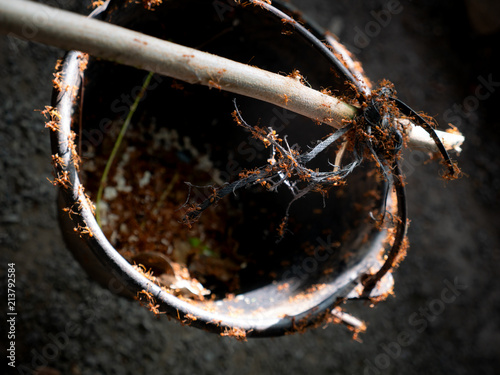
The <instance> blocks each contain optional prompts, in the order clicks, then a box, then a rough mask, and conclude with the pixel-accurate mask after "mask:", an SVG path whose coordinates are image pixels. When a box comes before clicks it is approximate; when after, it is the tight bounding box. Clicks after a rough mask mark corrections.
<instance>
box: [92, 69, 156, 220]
mask: <svg viewBox="0 0 500 375" xmlns="http://www.w3.org/2000/svg"><path fill="white" fill-rule="evenodd" d="M152 77H153V73H151V72H150V73H149V74H148V75H147V77H146V78H145V79H144V83H143V84H142V87H141V91H140V92H139V94H137V97H136V98H135V100H134V103H132V106H131V107H130V110H129V112H128V114H127V118H126V119H125V121H124V123H123V125H122V127H121V129H120V133H119V134H118V138H117V139H116V141H115V144H114V146H113V150H111V154H110V156H109V158H108V161H107V162H106V167H105V168H104V172H103V173H102V176H101V181H100V182H99V190H98V191H97V199H96V203H95V207H96V211H95V212H96V215H95V218H96V220H97V223H98V224H99V225H100V224H101V214H100V204H101V200H102V195H103V192H104V188H105V187H106V182H107V180H108V174H109V170H110V169H111V166H112V165H113V161H114V160H115V157H116V154H117V153H118V150H119V148H120V145H121V143H122V140H123V137H124V136H125V133H126V132H127V128H128V126H129V125H130V121H131V120H132V116H134V113H135V111H136V110H137V106H138V105H139V102H140V101H141V100H142V98H143V96H144V93H145V92H146V89H147V88H148V86H149V82H151V78H152Z"/></svg>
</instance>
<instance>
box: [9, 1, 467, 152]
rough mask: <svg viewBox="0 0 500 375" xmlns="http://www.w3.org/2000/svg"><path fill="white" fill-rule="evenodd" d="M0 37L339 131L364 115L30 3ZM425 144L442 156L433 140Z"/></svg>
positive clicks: (235, 66)
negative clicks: (236, 97)
mask: <svg viewBox="0 0 500 375" xmlns="http://www.w3.org/2000/svg"><path fill="white" fill-rule="evenodd" d="M0 32H4V33H7V34H8V35H9V36H11V37H12V36H14V37H19V38H22V39H28V40H31V41H36V42H40V43H45V44H48V45H52V46H56V47H59V48H62V49H66V50H79V51H82V52H86V53H89V54H90V55H92V56H94V57H99V58H102V59H106V60H110V61H114V62H117V63H120V64H124V65H129V66H133V67H136V68H139V69H144V70H148V71H151V72H155V73H158V74H162V75H165V76H169V77H172V78H175V79H179V80H182V81H185V82H188V83H192V84H201V85H205V86H208V87H213V88H217V89H220V90H225V91H229V92H233V93H236V94H241V95H244V96H248V97H252V98H255V99H259V100H262V101H265V102H268V103H272V104H274V105H276V106H279V107H283V108H286V109H288V110H290V111H292V112H295V113H298V114H301V115H303V116H306V117H309V118H311V119H313V120H316V121H320V122H323V123H325V124H328V125H330V126H333V127H335V128H340V127H342V126H343V124H342V120H343V119H352V118H354V117H355V116H356V115H357V113H358V109H357V108H355V107H353V106H350V105H348V104H346V103H344V102H342V101H340V100H338V99H337V98H334V97H332V96H328V95H325V94H323V93H321V92H319V91H316V90H313V89H311V88H309V87H307V86H304V85H303V84H302V83H301V82H299V81H298V80H296V79H294V78H291V77H284V76H281V75H278V74H274V73H271V72H268V71H265V70H262V69H259V68H256V67H252V66H249V65H245V64H241V63H238V62H235V61H232V60H229V59H226V58H223V57H219V56H215V55H212V54H209V53H205V52H201V51H198V50H196V49H192V48H188V47H184V46H180V45H177V44H175V43H171V42H167V41H164V40H161V39H158V38H154V37H151V36H147V35H144V34H141V33H138V32H135V31H131V30H128V29H125V28H123V27H120V26H116V25H112V24H109V23H106V22H102V21H98V20H95V19H91V18H87V17H84V16H80V15H77V14H73V13H71V12H67V11H64V10H59V9H55V8H51V7H48V6H45V5H41V4H37V3H33V2H29V1H21V0H16V1H13V0H0ZM439 137H440V138H442V139H443V140H444V142H443V143H445V145H447V147H448V148H450V147H451V148H455V149H457V147H459V146H460V145H459V144H458V146H457V142H456V140H455V141H454V142H451V144H452V145H451V146H450V142H447V139H448V138H449V136H448V133H445V132H439ZM421 141H422V139H421ZM458 141H459V143H460V144H461V142H463V137H462V138H461V139H459V140H458ZM424 143H426V144H428V148H429V149H432V150H433V151H437V149H436V147H435V144H434V141H433V140H432V138H430V137H428V139H427V140H425V139H424ZM420 145H421V142H420ZM410 146H412V138H411V134H410Z"/></svg>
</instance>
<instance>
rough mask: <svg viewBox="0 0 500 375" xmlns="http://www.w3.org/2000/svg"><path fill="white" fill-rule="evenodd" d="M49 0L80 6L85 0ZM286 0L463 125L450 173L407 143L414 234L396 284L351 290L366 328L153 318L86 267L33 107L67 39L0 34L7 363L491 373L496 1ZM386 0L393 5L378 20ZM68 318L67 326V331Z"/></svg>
mask: <svg viewBox="0 0 500 375" xmlns="http://www.w3.org/2000/svg"><path fill="white" fill-rule="evenodd" d="M43 2H44V3H48V4H50V5H54V6H57V7H60V8H65V9H69V10H72V11H76V12H80V13H83V14H87V13H88V12H89V4H88V3H89V2H88V1H84V2H79V1H76V0H75V1H70V0H66V1H63V0H59V1H58V2H56V0H51V1H43ZM215 3H222V1H215V2H214V4H215ZM294 3H295V4H296V5H297V6H298V7H299V8H301V9H302V10H303V11H304V13H305V14H307V15H308V16H310V17H312V18H313V19H314V20H316V21H317V22H318V23H319V24H320V25H322V26H324V27H326V28H329V29H330V30H332V31H333V32H335V33H336V34H337V35H338V36H339V37H340V39H341V41H342V42H344V43H345V44H347V45H348V46H349V47H351V49H352V50H353V51H354V52H355V53H356V55H357V57H358V58H359V59H360V60H361V61H362V63H363V64H364V67H365V70H366V72H367V74H368V76H369V77H370V78H372V79H373V80H374V81H377V80H380V79H382V78H387V79H389V80H391V81H392V82H394V83H395V85H396V88H397V90H398V93H399V97H400V98H401V99H403V100H404V101H406V102H407V103H408V104H409V105H410V106H412V107H413V108H415V109H417V110H423V111H425V112H427V113H428V114H430V115H433V116H435V117H436V119H437V120H438V121H439V122H440V124H441V125H445V124H446V123H447V122H454V124H455V125H456V126H457V127H458V128H459V129H460V130H461V131H462V132H463V133H464V135H465V136H466V143H465V145H464V147H463V152H462V154H461V155H460V157H459V162H460V166H461V168H462V169H463V171H464V172H465V174H466V175H465V176H464V177H463V178H462V179H460V180H458V181H454V182H444V181H443V180H442V179H440V178H439V170H440V167H439V166H438V165H437V163H431V164H425V163H424V161H425V160H424V159H425V158H423V157H422V154H420V153H413V154H411V153H406V156H405V163H404V166H405V171H406V175H407V183H408V185H407V193H408V199H409V202H408V205H409V213H410V218H411V220H412V222H411V227H410V231H409V238H410V242H411V248H410V251H409V253H408V256H407V258H406V260H405V262H404V263H403V264H402V265H401V267H400V268H399V269H398V270H397V271H396V272H395V279H396V287H395V294H396V297H395V298H389V300H387V301H386V302H384V303H381V304H379V305H378V306H376V307H375V308H373V309H370V308H369V307H368V306H364V305H362V304H359V305H351V307H350V309H349V310H350V311H351V312H353V313H354V314H355V315H357V316H359V317H361V318H363V319H365V320H366V321H367V322H368V324H369V327H368V332H367V333H365V334H362V335H361V337H360V338H361V340H362V343H360V342H357V341H354V340H352V338H351V334H350V333H349V332H348V331H347V330H346V329H345V328H344V327H343V326H328V327H325V328H324V329H322V328H318V329H315V330H311V331H309V332H307V333H305V334H301V335H294V336H287V337H282V338H276V339H255V340H251V341H249V342H238V341H236V340H234V339H229V338H225V337H219V336H216V335H214V334H210V333H206V332H203V331H201V330H197V329H194V328H189V327H183V326H181V325H180V324H178V323H177V322H174V321H169V320H168V319H167V318H165V317H160V318H155V317H154V316H153V315H152V314H151V313H150V312H149V311H147V310H146V309H144V308H142V307H141V306H139V304H138V303H136V302H134V301H128V300H125V299H122V298H120V297H117V296H115V295H112V294H111V293H109V292H108V291H106V290H103V289H101V288H100V287H99V286H97V285H96V284H94V283H93V282H92V281H91V280H89V279H88V278H87V276H86V274H85V273H84V272H83V271H82V270H81V268H80V267H79V265H78V264H77V263H76V262H75V261H74V260H73V258H72V257H71V255H70V254H69V252H68V251H67V250H66V248H65V246H64V244H63V242H62V239H61V235H60V232H59V228H58V224H57V221H56V214H55V196H56V191H55V189H54V187H53V186H52V185H51V184H50V183H49V182H48V181H47V177H50V176H51V165H50V148H49V136H48V131H47V130H46V129H44V126H43V118H42V116H41V115H40V113H39V112H35V111H34V110H35V109H43V108H44V106H45V105H47V104H49V102H50V96H51V80H52V72H53V67H54V65H55V62H56V59H57V58H58V57H60V56H61V55H62V51H60V50H57V49H54V48H51V47H47V46H43V45H39V44H35V43H31V42H23V41H16V40H14V39H12V38H8V37H6V36H0V108H1V112H0V114H1V115H0V161H1V164H0V247H1V253H0V269H1V271H0V273H1V275H2V277H1V282H0V287H1V289H0V290H1V292H0V296H1V299H2V303H1V306H3V307H2V309H3V311H6V300H7V297H6V289H7V288H6V273H7V263H11V262H15V264H16V266H15V267H16V280H17V282H16V308H17V312H18V316H17V325H16V364H17V366H18V367H17V370H18V371H16V370H14V371H12V369H10V371H11V372H9V373H22V374H29V373H32V371H33V370H35V369H38V370H40V372H39V373H43V374H75V375H77V374H82V375H83V374H146V373H154V374H235V373H237V374H239V375H243V374H256V373H263V374H310V373H314V374H323V373H324V374H326V373H328V374H421V373H425V374H494V373H498V368H499V366H500V363H499V362H500V361H499V354H500V352H499V348H500V318H499V312H500V281H499V280H500V279H499V278H498V271H497V267H498V265H499V261H500V249H499V245H500V238H499V236H498V231H497V226H498V224H497V222H498V219H499V215H498V209H499V208H500V204H499V191H500V174H499V172H500V163H499V157H498V144H499V142H500V130H499V129H500V120H499V119H498V116H497V113H496V112H495V111H497V110H498V107H499V105H500V100H499V99H500V95H499V92H500V70H499V66H500V64H499V59H498V49H499V48H500V25H499V21H498V15H499V14H500V9H499V8H500V7H499V4H498V2H496V1H495V0H491V1H482V2H473V1H464V0H447V1H440V2H435V1H431V0H421V1H417V0H415V1H407V0H401V1H400V2H398V1H386V0H371V1H363V2H362V1H347V0H336V1H325V0H308V1H306V0H301V1H299V0H295V1H294ZM389 4H392V5H393V6H394V8H393V9H397V11H398V12H397V13H393V14H391V17H390V19H389V18H388V17H385V18H380V17H378V18H379V20H378V21H376V18H377V16H376V15H377V14H378V15H380V14H381V13H380V11H381V10H383V9H387V6H388V5H389ZM386 14H387V12H386ZM374 15H375V16H374ZM374 22H378V25H379V26H378V27H377V24H375V23H374ZM381 23H383V24H384V26H380V24H381ZM359 30H362V31H363V32H364V33H365V34H366V36H367V37H368V38H364V39H362V38H361V37H360V32H359ZM488 81H489V82H490V84H489V86H488V87H486V86H485V84H484V83H485V82H488ZM478 94H479V95H478ZM450 285H452V286H453V285H455V287H450ZM450 292H451V293H450ZM453 297H455V298H453ZM451 300H453V301H451ZM6 319H7V318H6V315H3V317H2V318H1V321H2V323H1V327H2V331H1V332H2V333H1V334H2V337H1V339H0V342H1V345H0V349H1V353H2V359H1V360H0V361H1V363H5V361H6V356H5V353H6V349H7V347H6V343H7V339H6V336H7V335H6V330H5V329H4V328H6V325H5V324H6ZM68 322H72V323H73V328H74V329H73V330H72V331H71V332H70V334H68V335H64V334H63V332H64V327H65V326H66V325H67V323H68Z"/></svg>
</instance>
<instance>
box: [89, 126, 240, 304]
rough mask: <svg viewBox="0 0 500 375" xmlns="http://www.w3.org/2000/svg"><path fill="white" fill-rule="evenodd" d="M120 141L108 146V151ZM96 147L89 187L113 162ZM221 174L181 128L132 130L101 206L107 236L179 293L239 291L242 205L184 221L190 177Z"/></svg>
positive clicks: (197, 294)
mask: <svg viewBox="0 0 500 375" xmlns="http://www.w3.org/2000/svg"><path fill="white" fill-rule="evenodd" d="M151 135H152V136H151ZM112 139H113V137H109V140H107V141H105V143H104V144H103V147H102V152H103V154H104V155H106V150H108V151H109V148H110V147H112V145H111V144H110V142H111V140H112ZM95 152H96V151H95V150H90V153H88V154H86V155H85V159H86V160H87V161H86V163H84V164H83V171H84V172H85V180H86V183H85V184H86V185H87V186H88V187H89V189H90V191H93V192H95V191H96V187H97V186H96V181H98V180H99V176H100V173H101V171H102V170H103V167H104V164H105V162H106V161H105V160H104V159H105V158H101V157H96V155H95ZM214 176H217V170H216V169H215V168H214V167H213V165H212V163H211V161H210V158H209V156H208V155H206V154H201V153H200V152H199V151H198V150H197V149H196V148H195V147H194V146H193V145H192V144H191V142H190V139H189V138H188V137H182V138H181V137H180V136H179V135H178V133H177V131H176V130H170V129H168V128H165V127H159V128H157V127H155V126H154V125H152V126H151V127H150V128H149V129H147V130H145V129H143V128H142V127H140V126H139V127H135V128H133V129H129V131H128V132H127V134H126V136H125V138H124V150H123V152H122V154H121V155H120V156H119V157H118V159H117V163H116V165H115V166H114V167H112V169H111V172H110V178H109V179H108V183H107V186H106V188H105V189H104V194H103V201H102V202H101V204H100V210H101V212H100V217H101V227H102V230H103V232H104V234H105V235H106V236H107V238H108V239H109V240H110V242H111V243H112V244H113V246H114V247H115V248H116V249H118V250H119V251H120V253H121V254H122V255H123V256H124V257H125V258H126V259H128V260H129V261H130V262H131V263H132V264H142V265H144V266H146V267H147V268H148V269H149V270H152V271H153V273H154V274H155V275H156V276H157V279H156V280H157V281H158V282H159V284H160V285H163V286H166V287H168V288H169V289H170V290H171V291H173V292H174V293H176V294H178V295H183V296H188V297H193V298H198V299H203V298H204V296H207V295H209V294H210V290H209V289H207V288H206V287H205V286H204V285H208V286H209V287H210V288H211V289H212V288H214V289H217V288H218V287H220V286H221V285H223V286H224V288H226V289H227V290H229V291H233V290H236V289H238V287H239V281H238V276H237V271H238V270H239V269H240V268H241V267H242V264H243V261H242V259H241V258H240V256H238V254H237V250H238V243H237V242H236V240H234V239H233V238H232V237H231V235H230V233H231V229H232V227H231V226H228V225H227V223H229V222H235V223H237V222H238V219H237V213H236V212H235V210H234V209H233V208H231V207H230V205H229V204H228V203H226V202H223V203H221V204H219V205H217V206H216V207H214V209H213V210H211V211H210V212H207V215H206V216H205V217H204V218H203V219H201V220H200V221H199V223H198V224H197V225H196V226H193V227H191V228H187V227H186V225H185V224H183V223H182V218H183V215H184V213H183V212H182V210H181V208H182V206H183V205H184V203H185V202H186V199H187V196H188V188H187V187H186V185H185V181H192V182H193V183H197V184H206V183H207V182H209V181H213V179H214ZM230 218H232V220H230Z"/></svg>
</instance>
